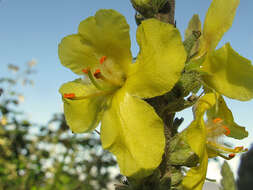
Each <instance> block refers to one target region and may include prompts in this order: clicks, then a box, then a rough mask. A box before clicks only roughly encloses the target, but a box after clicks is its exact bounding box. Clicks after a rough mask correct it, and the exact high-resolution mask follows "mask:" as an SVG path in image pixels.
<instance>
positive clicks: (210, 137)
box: [206, 118, 247, 160]
mask: <svg viewBox="0 0 253 190" xmlns="http://www.w3.org/2000/svg"><path fill="white" fill-rule="evenodd" d="M206 128H207V142H206V143H207V147H208V149H210V150H211V151H214V152H215V153H217V154H218V156H220V157H222V158H224V159H227V160H230V159H232V158H233V157H235V154H236V153H240V152H245V151H247V149H244V147H243V146H238V147H235V148H229V147H226V146H224V145H223V144H220V143H219V138H221V137H222V136H223V135H226V136H228V135H229V134H230V133H231V131H230V129H229V128H228V127H227V126H226V125H224V122H223V120H222V119H221V118H215V119H213V120H212V121H207V122H206ZM226 155H228V156H226Z"/></svg>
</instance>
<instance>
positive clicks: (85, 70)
mask: <svg viewBox="0 0 253 190" xmlns="http://www.w3.org/2000/svg"><path fill="white" fill-rule="evenodd" d="M89 71H90V69H89V68H87V69H83V70H82V72H83V73H85V74H88V72H89Z"/></svg>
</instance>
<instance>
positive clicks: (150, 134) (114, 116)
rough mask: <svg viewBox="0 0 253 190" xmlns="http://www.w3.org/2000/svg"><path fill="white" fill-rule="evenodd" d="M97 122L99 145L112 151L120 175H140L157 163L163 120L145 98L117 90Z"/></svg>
mask: <svg viewBox="0 0 253 190" xmlns="http://www.w3.org/2000/svg"><path fill="white" fill-rule="evenodd" d="M101 125H102V126H101V141H102V145H103V147H104V148H105V149H108V150H109V151H110V152H112V153H113V154H114V155H116V157H117V161H118V164H119V167H120V170H121V173H122V174H123V175H126V176H131V177H135V178H142V177H145V176H147V175H150V174H151V172H152V171H153V170H154V169H155V168H157V167H158V165H159V164H160V162H161V160H162V155H163V152H164V146H165V138H164V132H163V122H162V120H161V119H160V118H159V117H158V116H157V115H156V113H155V111H154V109H153V108H152V107H151V106H150V105H148V104H147V103H146V102H145V101H143V100H140V99H138V98H136V97H133V96H131V95H130V94H128V93H127V92H126V90H125V89H124V88H123V89H121V90H119V91H118V92H117V94H116V95H115V96H114V97H113V100H112V102H111V105H110V107H109V109H108V110H107V111H105V112H104V115H103V118H102V123H101Z"/></svg>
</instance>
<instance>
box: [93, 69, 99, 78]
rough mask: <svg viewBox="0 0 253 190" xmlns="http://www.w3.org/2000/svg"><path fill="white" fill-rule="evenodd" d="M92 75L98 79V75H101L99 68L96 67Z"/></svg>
mask: <svg viewBox="0 0 253 190" xmlns="http://www.w3.org/2000/svg"><path fill="white" fill-rule="evenodd" d="M93 75H94V77H95V78H96V79H99V78H100V76H101V71H100V69H97V70H96V71H95V72H94V74H93Z"/></svg>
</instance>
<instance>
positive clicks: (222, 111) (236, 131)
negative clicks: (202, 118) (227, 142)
mask: <svg viewBox="0 0 253 190" xmlns="http://www.w3.org/2000/svg"><path fill="white" fill-rule="evenodd" d="M217 104H218V105H217V107H216V106H213V107H212V108H211V109H209V110H207V117H208V119H210V120H213V119H215V118H221V119H222V120H223V123H224V125H226V127H228V128H229V130H230V134H229V135H228V136H229V137H232V138H235V139H243V138H245V137H247V136H248V132H247V131H246V130H245V127H242V126H240V125H238V124H236V123H235V122H234V117H233V114H232V112H231V111H230V109H229V108H228V107H227V105H226V102H225V101H224V99H223V98H222V96H219V98H218V102H217ZM217 108H218V109H217Z"/></svg>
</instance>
